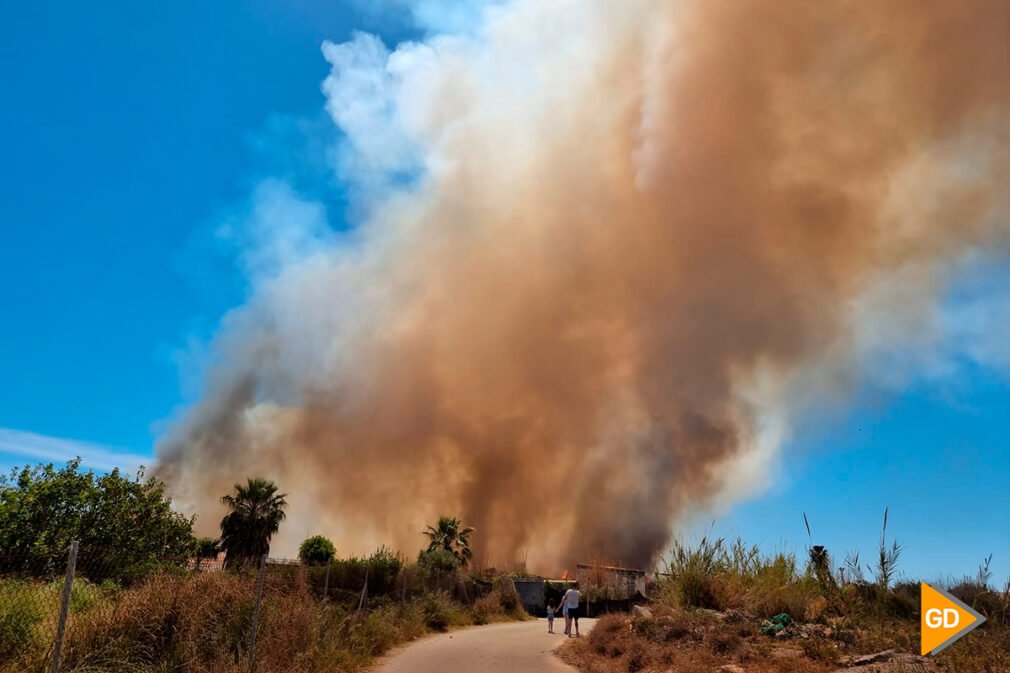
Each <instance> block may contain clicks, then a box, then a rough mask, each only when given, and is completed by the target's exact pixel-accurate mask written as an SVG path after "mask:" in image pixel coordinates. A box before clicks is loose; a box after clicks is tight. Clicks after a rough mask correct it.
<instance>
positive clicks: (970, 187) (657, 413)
mask: <svg viewBox="0 0 1010 673" xmlns="http://www.w3.org/2000/svg"><path fill="white" fill-rule="evenodd" d="M484 17H485V18H484V21H483V23H482V24H481V25H480V26H477V27H474V30H473V32H472V34H468V35H463V36H441V37H433V38H430V39H429V40H428V41H427V42H425V43H422V44H413V45H404V46H402V47H401V48H400V49H398V50H397V51H396V52H394V53H393V54H392V56H391V57H390V58H389V60H388V65H386V61H385V60H384V59H385V56H382V59H383V63H382V64H381V65H382V66H383V67H380V68H379V72H378V75H376V76H377V77H379V78H380V79H381V78H384V79H381V81H382V82H384V84H382V85H381V86H380V85H376V86H377V87H378V88H383V87H386V88H388V89H389V90H388V91H386V90H385V89H383V91H382V92H380V95H381V96H384V98H383V101H384V105H385V106H379V107H378V108H375V109H381V110H385V111H386V112H387V113H389V116H388V117H381V118H380V119H379V121H378V122H375V120H374V115H367V114H366V115H364V116H358V115H356V114H355V110H354V109H353V105H354V100H350V99H347V98H346V97H345V98H341V95H342V94H341V92H346V91H347V89H345V88H342V87H344V86H345V85H346V86H351V84H353V83H354V82H360V81H362V80H361V79H360V78H358V79H354V78H353V75H354V74H355V72H356V71H355V72H351V70H352V69H353V68H355V67H358V65H360V59H364V56H362V55H361V54H365V53H366V52H368V49H369V48H372V49H373V51H374V48H376V43H375V42H374V41H369V40H368V39H367V38H364V37H360V36H359V37H358V38H357V39H356V43H355V44H351V45H346V46H342V47H338V46H334V45H329V46H328V47H327V50H328V51H327V54H328V58H330V60H331V61H333V62H334V74H333V76H332V77H331V78H330V80H328V82H327V92H328V94H329V97H330V110H331V113H332V114H333V115H334V118H335V120H336V121H337V123H338V124H340V125H341V126H343V127H344V130H345V132H346V133H347V136H348V144H347V147H345V149H344V151H345V158H346V159H347V160H346V161H345V163H344V165H345V167H348V168H347V170H348V171H350V172H351V173H353V174H352V175H350V176H349V177H348V179H349V180H352V181H357V182H356V183H355V184H357V187H356V189H357V190H358V191H359V193H358V198H359V199H360V200H361V201H362V202H364V203H365V206H364V208H365V210H366V211H367V212H368V215H367V217H366V218H365V219H364V221H363V222H362V223H361V224H360V225H359V226H358V228H357V229H356V231H355V232H354V233H353V235H351V237H350V239H349V240H341V241H338V242H336V243H325V244H320V246H317V247H313V248H312V249H311V250H310V251H309V252H307V253H305V254H302V255H299V256H297V257H296V258H294V259H290V258H286V259H284V260H282V263H281V264H280V265H279V267H278V268H277V269H275V270H273V271H272V272H271V274H270V276H269V278H266V279H263V280H261V281H260V282H258V284H257V291H256V295H255V296H254V298H253V299H252V300H251V301H250V303H249V304H248V305H247V306H245V307H243V308H242V309H239V310H237V311H236V312H234V313H233V314H232V315H230V316H229V317H228V318H227V319H226V321H225V323H224V326H223V328H222V333H221V335H220V336H219V338H218V341H217V344H216V350H215V352H216V353H217V354H218V362H217V365H216V366H215V367H213V368H212V369H211V371H210V373H209V378H208V383H207V388H206V391H205V393H204V397H203V399H202V401H201V402H200V403H199V404H197V405H196V406H195V407H194V408H192V409H190V410H189V412H188V413H187V415H186V416H185V417H184V418H183V419H182V420H181V421H180V422H179V423H178V424H177V425H176V427H175V428H174V429H173V431H172V432H170V433H169V435H168V436H167V437H165V438H164V440H163V441H162V443H161V445H160V448H159V460H160V464H159V470H160V473H161V474H162V475H163V476H165V477H166V478H167V479H168V480H169V481H170V483H171V484H172V486H173V489H174V490H175V492H176V494H177V496H178V497H179V498H180V500H181V502H182V503H183V504H184V505H191V506H195V507H197V508H198V511H199V512H201V513H202V514H203V515H205V516H204V517H203V520H204V524H205V525H207V526H213V525H214V523H215V522H216V521H217V520H218V518H219V517H218V514H219V511H218V510H217V509H216V507H217V505H216V502H217V499H218V497H219V496H220V495H221V494H223V493H224V492H226V491H227V490H228V489H229V487H230V485H231V484H232V483H234V482H235V481H237V480H239V479H241V478H243V477H245V476H250V475H262V476H267V477H271V478H275V479H277V480H278V481H279V482H280V483H281V485H282V488H283V490H286V491H288V492H289V493H290V494H291V495H290V498H289V500H290V502H291V513H290V514H291V516H290V523H289V524H287V527H286V529H285V531H283V532H284V533H285V534H286V535H287V537H286V538H284V539H283V540H286V544H287V545H288V546H291V545H292V544H293V543H294V542H296V541H297V540H298V539H300V538H301V537H302V536H303V535H305V534H308V533H316V532H323V533H326V534H329V535H331V536H332V537H334V538H335V539H336V541H337V543H338V547H339V548H340V549H341V551H345V552H350V551H356V552H360V551H367V550H368V549H370V548H373V547H374V546H376V545H377V544H379V543H384V542H385V543H394V544H396V545H397V546H399V547H400V548H402V549H403V550H404V551H406V552H408V553H413V552H414V550H416V549H417V548H418V547H419V546H420V542H421V537H420V536H419V535H418V531H420V530H421V529H422V527H423V525H424V524H425V523H428V522H431V521H433V520H434V519H435V518H437V516H438V515H439V514H442V513H445V514H454V515H460V516H462V517H463V519H464V520H465V521H466V523H467V524H469V525H473V526H475V527H476V529H477V533H476V534H475V536H474V539H475V541H476V543H477V546H478V550H477V551H478V556H483V557H484V558H486V559H488V560H490V561H492V562H497V563H504V562H507V561H508V560H510V559H511V558H513V555H514V554H516V553H517V552H521V551H524V550H525V551H528V552H529V558H530V562H531V564H532V565H534V566H538V567H542V568H544V567H558V566H556V565H554V564H559V563H565V564H569V563H571V562H573V561H576V560H585V559H591V558H592V559H600V560H603V559H605V560H608V561H615V562H616V561H620V562H623V563H626V564H641V563H645V562H647V561H648V560H649V559H650V558H651V557H653V556H654V554H655V553H656V552H657V550H659V549H660V548H661V547H662V546H663V545H664V544H665V543H666V542H667V541H668V539H669V537H670V535H671V531H672V529H673V526H674V525H675V523H676V522H677V520H678V518H679V517H682V516H684V515H685V513H688V512H691V511H696V510H698V509H699V508H705V507H707V506H710V505H712V503H714V502H716V501H717V500H719V499H725V498H727V497H729V498H732V497H734V496H736V497H739V496H742V495H744V494H745V490H746V488H747V487H748V486H753V484H754V483H756V482H757V481H759V480H760V479H761V471H762V468H767V466H768V465H769V463H770V462H771V461H772V460H773V458H774V455H775V449H776V445H777V441H778V440H779V439H781V435H782V432H783V430H782V429H781V428H782V426H783V424H784V423H785V422H786V421H787V420H788V418H789V416H790V409H792V408H793V407H795V406H797V405H798V404H799V403H800V402H802V400H799V399H796V398H795V397H793V396H794V395H797V394H799V393H798V391H800V390H802V391H804V395H806V394H808V393H811V392H813V393H814V394H816V393H817V392H818V390H821V391H823V390H824V388H825V387H826V386H828V387H830V386H835V385H838V383H839V382H840V381H842V379H844V377H845V376H846V372H847V370H849V369H851V367H852V366H853V364H854V362H855V360H856V358H857V356H858V353H857V351H858V348H857V346H856V344H857V342H858V341H859V339H860V334H862V333H864V332H865V331H867V330H881V329H882V327H881V326H882V325H886V324H887V323H888V322H889V321H891V322H893V321H897V320H903V319H905V317H907V316H915V315H917V314H919V313H921V312H922V311H924V310H926V309H928V307H930V306H931V305H934V304H935V303H936V301H938V297H939V296H940V293H941V292H942V291H943V288H944V287H945V285H946V284H947V283H948V282H949V279H950V275H951V273H952V269H953V268H954V265H955V264H956V263H957V262H958V261H959V260H962V259H964V258H965V257H966V256H969V255H972V254H978V253H979V251H985V250H987V249H992V248H994V247H998V246H1005V245H1006V244H1007V243H1008V242H1010V227H1008V222H1007V213H1008V208H1007V205H1008V204H1007V198H1008V197H1007V194H1008V192H1010V190H1008V185H1010V159H1008V156H1010V153H1008V152H1007V147H1008V141H1010V76H1008V73H1010V52H1008V49H1010V47H1008V44H1010V3H1007V2H1005V1H1004V0H963V1H961V2H933V3H924V2H920V1H919V0H884V1H881V2H845V1H838V2H810V1H809V0H780V1H778V2H764V1H757V0H754V1H746V0H705V1H704V2H683V3H681V2H666V1H661V0H629V1H628V2H619V3H618V2H612V0H582V1H580V2H574V3H568V2H555V0H542V1H540V0H515V1H514V2H511V3H506V4H505V5H504V6H501V7H497V8H494V9H493V10H489V11H488V12H487V13H485V14H484ZM355 59H359V60H355ZM362 67H363V68H364V66H362ZM369 72H370V71H369ZM373 74H374V73H373ZM348 82H351V84H348ZM390 110H392V112H389V111H390ZM370 120H371V122H370ZM390 129H393V130H390ZM391 148H392V149H391ZM400 151H402V153H403V154H404V155H405V156H406V155H410V156H415V157H419V158H418V159H417V161H418V163H419V165H420V166H421V167H422V168H423V177H421V178H420V179H419V181H416V182H410V184H407V185H405V184H404V182H400V183H396V182H395V181H393V182H389V181H387V182H385V183H383V184H382V185H381V186H376V184H378V183H379V182H381V180H380V179H376V180H371V179H367V180H366V179H364V178H363V177H362V176H364V175H366V174H368V175H371V173H369V171H373V170H374V172H375V173H377V174H381V173H382V171H383V170H386V171H387V172H394V171H395V169H397V168H399V164H396V162H395V161H393V160H392V159H390V157H393V156H399V155H398V154H397V152H400ZM387 160H388V161H389V162H390V163H389V166H384V165H383V164H382V162H383V161H387ZM390 166H391V168H390ZM355 171H357V172H356V173H355ZM276 216H277V217H279V218H281V219H283V211H282V212H281V214H280V215H276ZM273 245H279V244H277V243H275V244H273ZM267 247H269V244H268V246H267ZM908 279H914V285H908V286H907V287H902V288H901V292H900V293H897V294H898V296H900V303H899V304H897V305H895V304H894V303H890V304H889V303H887V302H885V305H883V306H880V305H877V307H876V308H875V309H874V310H873V311H872V312H871V313H870V314H867V313H866V312H865V311H863V312H862V313H860V312H858V311H857V310H856V308H857V307H859V306H860V305H861V303H862V302H863V301H864V299H865V298H866V297H867V296H869V295H871V294H873V293H874V292H875V291H876V290H877V289H879V288H880V287H883V286H886V285H888V284H892V285H893V284H895V283H899V284H900V283H907V282H908ZM883 331H886V330H883ZM899 345H900V344H891V346H899ZM842 382H843V383H844V381H842ZM812 387H815V389H813V390H811V388H812ZM728 491H729V492H728ZM287 551H290V550H289V549H288V550H287Z"/></svg>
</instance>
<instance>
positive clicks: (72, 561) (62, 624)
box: [50, 540, 80, 673]
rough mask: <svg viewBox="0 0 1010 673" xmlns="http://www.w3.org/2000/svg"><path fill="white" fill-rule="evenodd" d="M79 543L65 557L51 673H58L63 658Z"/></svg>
mask: <svg viewBox="0 0 1010 673" xmlns="http://www.w3.org/2000/svg"><path fill="white" fill-rule="evenodd" d="M79 546H80V542H78V541H77V540H74V541H73V542H71V543H70V555H69V556H68V557H67V572H66V576H65V577H64V579H63V594H62V596H61V597H60V620H59V622H57V624H56V641H55V642H54V643H53V660H52V668H51V669H50V670H51V671H52V673H59V670H60V659H61V658H62V656H63V636H64V635H65V634H66V632H67V618H68V617H69V616H70V596H71V594H72V592H73V588H74V573H75V572H77V550H78V548H79Z"/></svg>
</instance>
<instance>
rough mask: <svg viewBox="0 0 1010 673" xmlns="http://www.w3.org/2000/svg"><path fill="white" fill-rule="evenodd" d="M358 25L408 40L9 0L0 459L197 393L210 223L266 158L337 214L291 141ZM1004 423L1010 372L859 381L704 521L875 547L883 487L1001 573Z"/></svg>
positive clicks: (69, 450) (1007, 555)
mask: <svg viewBox="0 0 1010 673" xmlns="http://www.w3.org/2000/svg"><path fill="white" fill-rule="evenodd" d="M358 28H366V29H370V30H378V29H381V30H382V31H383V35H384V37H385V38H386V40H387V41H388V42H396V41H397V40H399V39H402V38H405V37H408V36H409V34H408V33H407V32H406V31H405V30H404V29H403V28H402V27H396V26H393V27H391V26H390V25H388V18H387V21H386V25H383V26H377V25H376V17H375V16H373V15H366V14H362V12H361V10H360V9H356V6H352V5H349V4H346V3H340V2H327V3H323V2H311V1H309V0H288V1H286V2H267V1H266V0H244V1H242V2H239V1H237V0H221V1H219V2H214V3H196V2H183V3H171V4H168V5H165V4H158V3H135V2H106V3H97V4H95V3H80V2H70V3H66V2H59V3H57V2H50V1H47V0H39V1H37V2H30V3H6V4H5V5H4V7H3V9H2V10H0V59H2V62H3V63H4V64H6V65H5V67H4V68H3V69H2V70H0V87H2V88H0V91H3V92H4V101H5V102H4V105H2V106H0V134H2V135H3V139H2V143H0V147H2V148H3V154H2V163H0V288H2V290H0V308H2V310H0V381H2V385H0V468H4V469H6V468H7V467H9V466H11V465H16V464H22V463H24V462H26V461H32V462H34V461H36V460H46V459H55V460H58V459H61V458H63V457H69V456H71V455H73V453H75V452H78V451H79V452H81V453H83V454H84V455H85V456H86V457H87V458H88V459H89V462H90V464H91V465H93V466H94V467H97V468H99V469H107V468H108V467H110V466H111V465H113V464H115V463H117V462H121V463H123V464H130V465H132V464H136V463H138V462H141V461H145V460H146V461H149V460H150V458H151V456H152V455H153V454H152V444H153V442H154V440H155V438H156V437H157V435H158V433H159V431H160V429H161V428H162V427H163V425H164V422H165V420H166V419H168V418H170V417H171V416H172V415H173V414H174V413H176V412H177V411H178V409H179V408H180V406H181V405H183V404H184V403H185V402H186V401H187V400H191V399H192V396H193V394H194V383H193V382H192V381H191V380H188V378H187V372H186V369H187V368H186V366H185V363H184V362H182V363H181V362H180V360H181V359H182V360H184V359H185V358H184V356H183V355H182V354H184V353H186V352H187V351H188V349H189V348H190V343H191V342H193V341H197V342H199V341H202V340H205V339H206V338H208V337H209V336H210V335H211V334H212V332H213V330H214V328H215V326H216V324H217V321H218V319H219V318H220V316H221V315H222V314H223V313H224V312H225V311H226V310H227V309H228V308H230V307H232V306H235V305H237V304H239V303H240V302H241V301H242V299H243V296H244V287H243V284H242V283H243V281H241V280H240V274H239V273H238V272H237V270H236V268H235V265H234V263H233V262H232V260H231V257H230V256H229V254H228V251H227V250H222V249H220V248H219V245H218V243H219V242H215V240H214V239H213V236H211V235H210V233H209V232H211V231H212V230H213V227H214V226H215V224H216V223H219V222H220V221H221V220H222V219H223V218H226V217H227V215H228V213H229V212H230V211H231V210H232V209H233V208H235V204H237V203H241V202H242V201H243V200H244V199H246V198H247V197H248V194H249V192H250V189H251V186H252V185H254V184H255V183H256V182H257V181H258V180H259V179H260V178H262V177H263V176H266V175H278V174H281V175H284V176H285V177H287V178H288V179H290V180H291V181H292V182H293V183H295V184H296V185H301V186H304V187H305V188H306V189H309V190H312V191H316V192H317V193H318V194H320V195H325V197H324V198H327V199H330V200H331V201H334V202H336V203H335V205H337V206H338V207H337V208H331V212H337V213H339V212H340V207H339V206H340V205H341V204H340V203H339V201H340V199H341V196H340V190H339V188H338V187H337V188H335V187H334V186H333V185H327V186H324V187H320V188H319V189H318V190H316V189H314V188H313V187H314V183H315V182H318V181H320V180H325V179H326V178H324V177H320V176H322V175H325V174H326V171H324V170H316V169H317V168H319V167H321V166H323V165H324V164H325V163H326V161H327V158H326V157H325V156H318V155H316V154H314V153H313V150H312V145H311V144H310V143H307V142H306V138H308V137H312V136H313V135H315V134H325V133H332V131H328V130H327V128H328V127H327V126H326V125H324V124H318V125H317V124H316V123H315V121H314V120H317V119H320V118H321V116H322V105H323V97H322V95H321V93H320V90H319V86H320V82H321V81H322V80H323V78H324V77H325V75H326V73H327V72H328V65H327V63H326V62H325V61H324V59H323V58H322V56H321V54H320V44H321V42H322V41H323V40H324V39H331V40H337V41H340V40H344V39H347V38H348V37H349V36H350V35H351V33H352V31H353V30H354V29H358ZM280 147H283V148H285V150H284V151H283V152H282V151H278V150H277V148H280ZM316 186H318V185H316ZM330 205H333V204H330ZM336 224H338V225H339V223H336ZM1008 418H1010V386H1008V381H1007V378H1006V377H1005V376H1003V375H1001V374H999V373H996V372H994V371H991V370H988V369H982V368H979V367H977V366H974V365H968V364H966V365H964V366H963V367H960V368H959V369H958V372H957V373H956V374H954V375H951V376H947V377H943V378H940V379H937V378H926V379H923V380H919V379H916V380H915V381H913V383H912V384H911V385H910V386H909V387H908V388H906V389H905V390H904V391H903V392H901V393H900V394H897V393H893V392H887V393H885V392H881V391H880V390H879V389H875V388H872V387H867V388H865V389H863V391H862V392H861V393H860V394H858V395H857V397H856V399H855V400H854V402H853V403H852V405H851V406H850V407H847V411H844V412H843V411H839V410H835V411H834V412H833V413H831V414H830V415H828V414H822V415H821V416H820V417H818V418H810V419H807V421H805V422H804V423H803V424H802V426H801V427H800V428H799V429H798V430H797V432H796V433H794V436H793V439H792V440H791V442H790V443H789V445H788V447H787V449H786V455H785V457H784V459H783V466H782V469H781V473H780V474H779V475H778V477H777V478H776V480H775V481H774V483H773V485H772V486H771V487H770V488H769V490H768V491H767V492H765V493H764V494H762V495H760V496H758V497H756V498H755V499H753V500H751V501H749V502H746V503H744V504H741V505H738V506H736V507H735V508H734V509H732V510H731V511H729V512H728V513H725V514H723V515H720V518H719V519H718V520H717V522H716V523H715V531H716V532H717V533H718V534H726V535H737V534H739V535H741V536H743V537H745V538H746V539H748V540H749V541H752V542H756V543H760V544H762V545H764V546H767V547H771V548H774V547H785V548H790V549H791V548H796V547H801V546H802V545H803V544H804V542H805V539H806V532H805V529H804V528H803V522H802V513H803V512H806V513H807V514H808V515H809V516H810V519H811V522H812V525H813V529H814V533H815V538H816V540H815V541H820V542H821V543H824V544H826V545H827V546H828V547H829V548H830V549H831V550H833V551H835V552H836V553H837V554H839V555H842V554H844V553H845V552H846V551H849V550H855V549H859V550H861V551H862V552H863V556H864V558H868V557H869V555H870V553H871V552H872V548H873V545H874V544H875V541H876V538H877V536H878V535H879V526H880V519H881V515H882V512H883V509H884V507H885V506H888V507H890V511H891V526H890V531H891V532H892V533H893V534H894V535H895V536H896V537H897V538H898V539H899V541H901V542H902V543H903V544H904V545H905V548H906V551H905V556H904V568H905V570H906V571H907V572H908V573H909V574H912V575H922V576H925V577H935V576H938V575H944V574H963V573H967V572H973V571H974V569H975V567H976V566H977V565H978V563H979V562H980V561H981V560H982V558H983V557H984V556H985V555H987V554H989V553H993V554H994V558H993V567H994V569H995V571H996V574H997V576H998V577H1001V578H1005V577H1007V576H1010V490H1008V489H1007V487H1006V478H1007V476H1008V475H1010V451H1008V450H1007V448H1006V442H1007V427H1008V424H1007V419H1008ZM966 498H967V499H969V500H972V501H973V504H972V506H971V507H970V508H969V509H968V510H966V511H961V510H956V509H953V507H952V505H954V504H955V503H958V502H961V501H963V500H964V499H966ZM701 527H702V526H700V525H699V529H700V528H701Z"/></svg>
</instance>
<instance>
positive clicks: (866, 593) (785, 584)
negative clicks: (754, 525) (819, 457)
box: [563, 513, 1010, 673]
mask: <svg viewBox="0 0 1010 673" xmlns="http://www.w3.org/2000/svg"><path fill="white" fill-rule="evenodd" d="M808 531H809V525H808ZM900 558H901V546H900V545H899V544H898V543H897V542H894V541H893V540H889V539H888V535H887V515H886V513H885V518H884V526H883V528H882V533H881V537H880V541H879V544H878V553H877V554H876V555H875V558H874V560H873V562H872V564H870V565H866V564H864V563H863V562H862V561H861V560H860V559H859V557H858V555H854V554H850V555H849V556H848V557H847V558H846V559H845V560H844V561H842V562H841V563H836V562H835V560H834V559H833V558H832V556H831V555H830V554H829V553H828V551H827V549H825V548H824V547H823V546H819V545H814V544H813V541H812V539H811V544H810V546H809V548H808V549H807V558H805V559H797V558H796V556H795V555H792V554H788V553H775V554H770V555H769V554H763V553H762V552H761V551H760V550H759V549H758V548H757V547H754V546H749V545H747V544H745V543H744V542H742V541H741V540H736V541H734V542H729V541H726V540H723V539H711V538H707V537H706V538H703V539H701V540H700V541H699V542H698V543H697V544H694V545H685V544H681V543H677V544H674V545H673V548H672V550H671V551H670V553H669V554H668V555H667V556H666V558H665V559H664V561H663V562H662V563H661V564H660V568H659V570H658V572H657V574H656V582H655V583H654V584H653V585H652V588H651V590H650V594H651V596H650V599H651V600H650V601H649V602H648V603H647V604H645V605H643V606H640V607H637V608H636V609H635V610H634V612H633V614H631V615H627V614H621V615H607V616H605V617H603V618H601V619H600V620H599V622H598V623H597V625H596V627H595V628H594V629H593V631H592V632H591V633H590V634H589V636H588V637H586V638H583V639H582V640H580V641H578V642H575V643H572V644H570V645H569V646H567V647H566V648H564V649H563V656H564V657H565V658H566V659H567V660H568V661H569V662H570V663H572V664H574V665H576V666H577V667H578V668H580V669H581V670H583V671H591V672H593V673H617V672H622V673H623V672H625V671H626V672H628V673H639V672H642V673H653V672H656V673H658V672H666V671H676V673H702V672H704V673H709V672H712V671H716V672H719V673H786V672H790V673H829V672H833V671H846V673H912V672H916V671H918V672H934V673H939V672H941V671H943V672H949V673H969V672H970V673H1006V672H1007V671H1010V627H1008V617H1010V582H1008V583H1007V584H1005V585H1003V586H1000V587H996V586H993V583H992V576H991V573H989V570H988V567H989V565H988V563H989V562H988V560H986V561H984V562H983V563H982V565H981V567H980V568H979V570H978V573H977V575H976V576H969V577H965V578H963V579H961V580H948V581H946V582H943V583H939V582H936V581H930V582H929V583H930V584H932V585H934V586H935V585H937V584H941V585H942V586H943V587H944V588H946V589H948V590H949V591H950V592H951V593H952V594H953V595H955V596H957V597H958V598H959V599H961V600H962V601H964V602H965V603H967V604H968V605H971V606H972V607H973V608H975V609H976V610H978V611H979V612H981V613H982V614H983V615H985V616H986V618H987V622H986V623H985V624H983V625H982V626H981V627H980V628H978V629H976V630H975V631H974V632H972V633H971V634H970V635H968V636H967V637H966V638H964V639H962V640H961V641H959V642H957V643H955V644H953V645H952V646H950V647H949V648H948V649H946V650H944V651H943V652H941V653H940V654H939V655H938V656H936V657H930V658H924V657H920V656H918V654H919V618H920V616H919V582H918V581H910V580H907V579H901V578H900V575H899V570H900V569H899V562H900Z"/></svg>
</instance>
